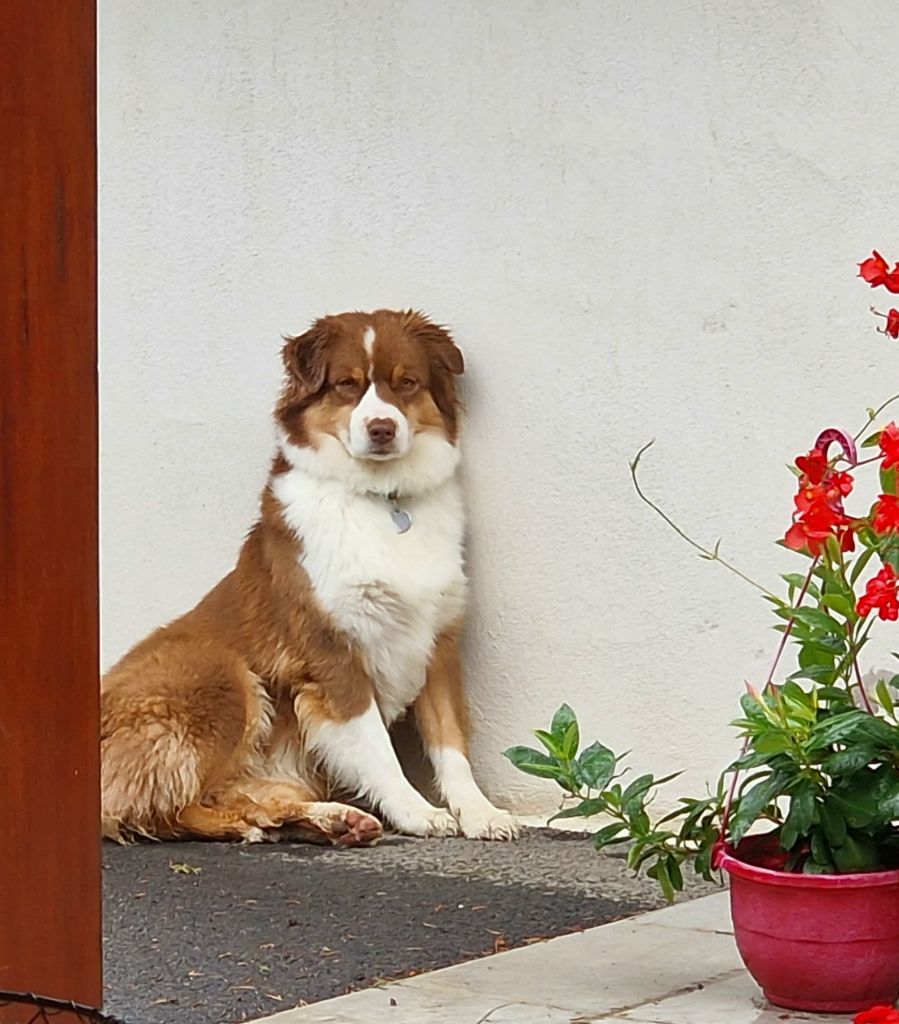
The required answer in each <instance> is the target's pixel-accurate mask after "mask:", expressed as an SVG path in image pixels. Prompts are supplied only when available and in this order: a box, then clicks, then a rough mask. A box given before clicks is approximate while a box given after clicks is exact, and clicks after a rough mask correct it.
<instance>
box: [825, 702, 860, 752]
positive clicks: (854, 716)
mask: <svg viewBox="0 0 899 1024" xmlns="http://www.w3.org/2000/svg"><path fill="white" fill-rule="evenodd" d="M865 717H867V716H866V714H865V712H864V711H860V710H858V709H853V710H852V711H841V712H839V713H838V714H836V715H830V716H829V717H828V718H825V719H823V720H822V721H820V722H819V723H818V724H817V725H816V726H815V728H814V730H813V732H812V741H813V742H814V743H815V745H816V746H820V747H828V746H830V745H831V744H832V743H840V742H843V741H845V740H846V739H847V738H848V737H849V736H851V735H852V734H853V733H854V732H855V731H856V730H857V729H858V728H859V726H860V725H861V723H862V720H863V719H864V718H865Z"/></svg>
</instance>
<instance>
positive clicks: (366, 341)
mask: <svg viewBox="0 0 899 1024" xmlns="http://www.w3.org/2000/svg"><path fill="white" fill-rule="evenodd" d="M362 344H363V345H364V346H365V354H366V355H367V356H368V358H369V359H371V354H372V352H374V350H375V329H374V327H366V328H365V334H363V335H362Z"/></svg>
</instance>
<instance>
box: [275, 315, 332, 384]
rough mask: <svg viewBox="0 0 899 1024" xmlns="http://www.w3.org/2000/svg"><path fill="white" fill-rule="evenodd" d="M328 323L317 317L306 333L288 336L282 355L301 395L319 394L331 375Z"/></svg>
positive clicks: (292, 380)
mask: <svg viewBox="0 0 899 1024" xmlns="http://www.w3.org/2000/svg"><path fill="white" fill-rule="evenodd" d="M330 336H331V332H330V330H329V328H328V325H327V324H326V323H324V322H323V321H321V320H317V321H316V322H315V323H314V324H313V325H312V327H310V328H309V330H308V331H306V333H305V334H299V335H297V337H295V338H285V339H284V348H283V349H282V350H281V358H282V360H283V361H284V369H285V370H286V371H287V373H288V376H289V378H290V380H291V382H292V383H293V384H294V386H295V387H296V388H298V389H299V391H300V394H299V395H298V396H297V397H299V398H301V399H302V398H309V397H311V396H312V395H315V394H317V393H318V392H319V391H320V390H321V389H322V386H323V385H324V383H325V378H326V377H327V375H328V352H327V349H328V341H329V340H330Z"/></svg>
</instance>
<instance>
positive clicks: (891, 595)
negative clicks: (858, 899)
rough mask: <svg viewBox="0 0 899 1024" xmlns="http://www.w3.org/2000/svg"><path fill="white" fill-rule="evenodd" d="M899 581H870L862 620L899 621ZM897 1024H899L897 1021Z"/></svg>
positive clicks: (886, 572)
mask: <svg viewBox="0 0 899 1024" xmlns="http://www.w3.org/2000/svg"><path fill="white" fill-rule="evenodd" d="M897 583H899V579H897V577H896V573H895V571H894V570H893V567H892V566H891V565H885V566H884V567H883V568H882V569H881V570H880V572H879V573H878V574H877V575H876V576H875V577H874V579H873V580H868V586H867V587H866V589H865V594H864V597H860V598H859V601H858V605H857V606H856V611H857V612H858V614H859V615H861V617H862V618H864V617H865V616H866V615H869V614H870V613H871V612H872V611H874V609H875V608H876V609H877V614H878V615H879V616H880V618H882V619H891V620H893V619H899V597H897V596H896V584H897ZM896 1024H899V1020H897V1022H896Z"/></svg>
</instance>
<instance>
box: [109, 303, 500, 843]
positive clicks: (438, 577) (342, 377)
mask: <svg viewBox="0 0 899 1024" xmlns="http://www.w3.org/2000/svg"><path fill="white" fill-rule="evenodd" d="M283 360H284V365H285V369H286V378H285V382H284V386H283V389H282V392H281V395H280V398H279V400H278V403H277V406H276V408H275V422H276V426H277V429H278V435H279V444H278V452H277V454H276V456H275V458H274V460H273V462H272V466H271V472H270V474H269V479H268V483H267V485H266V487H265V490H264V491H263V494H262V501H261V511H260V516H259V520H258V521H257V523H256V524H255V526H253V528H252V529H251V530H250V533H249V534H248V536H247V538H246V541H245V542H244V545H243V547H242V549H241V552H240V556H239V558H238V561H237V565H236V567H235V568H234V569H233V570H232V571H231V572H230V573H229V574H228V575H227V576H226V577H225V578H224V579H223V580H222V581H221V582H220V583H219V584H218V585H217V586H216V587H214V588H213V590H211V591H210V592H209V593H208V594H207V595H206V597H204V598H203V600H202V601H200V603H199V604H198V605H197V606H196V607H195V608H194V609H192V610H191V611H189V612H188V613H187V614H185V615H183V616H181V618H179V619H176V620H175V621H174V622H172V623H170V624H169V625H167V626H164V627H162V628H161V629H158V630H156V632H154V633H152V634H151V635H150V636H149V637H148V638H147V639H146V640H144V641H143V642H142V643H139V644H138V645H137V646H136V647H135V648H133V649H132V650H131V651H130V652H129V653H128V654H126V655H125V657H124V658H122V660H121V661H120V662H119V663H118V664H117V665H115V666H114V667H113V668H112V669H111V670H110V671H109V672H108V673H107V674H106V676H105V677H104V679H103V682H102V765H103V785H102V814H103V833H104V835H106V836H108V837H110V838H120V837H122V836H123V835H126V834H128V833H142V834H146V835H151V836H157V837H160V838H175V837H178V836H185V835H194V836H206V837H210V838H240V839H243V840H246V841H260V840H263V839H271V838H277V837H278V836H279V835H281V834H293V835H298V836H301V837H302V836H306V837H308V838H312V839H315V838H318V839H328V840H330V841H332V842H336V843H343V844H363V843H368V842H372V841H374V840H376V839H378V838H379V837H380V835H381V824H380V822H379V821H378V820H377V819H376V818H375V817H373V816H372V815H371V814H368V813H366V812H364V811H361V810H358V809H356V808H353V807H350V806H347V805H346V804H341V803H332V802H330V801H329V800H328V798H329V796H330V795H331V793H333V792H338V793H342V794H347V795H348V797H349V798H353V797H359V798H361V799H364V800H365V802H366V804H367V805H368V806H369V807H371V808H372V809H373V810H375V811H376V812H378V813H379V814H380V815H381V816H382V817H383V819H384V820H385V822H386V823H387V824H388V825H389V826H391V827H392V828H394V829H396V830H397V831H400V832H403V833H407V834H410V835H416V836H445V835H457V834H459V833H461V834H462V835H465V836H469V837H472V838H479V839H509V838H512V837H514V836H515V835H516V832H517V826H516V823H515V821H514V819H513V818H512V817H511V816H510V815H509V814H508V813H506V812H505V811H501V810H498V809H497V808H496V807H494V806H493V805H492V804H491V803H490V802H489V801H488V800H487V798H486V797H485V796H484V795H483V793H482V792H481V790H480V789H479V788H478V785H477V783H476V782H475V780H474V778H473V776H472V772H471V767H470V764H469V761H468V720H467V712H466V702H465V695H464V692H463V681H462V671H461V666H460V658H459V649H458V642H459V631H460V628H461V624H462V618H463V609H464V605H465V589H466V584H465V576H464V573H463V552H462V544H463V529H464V517H463V504H462V495H461V491H460V486H459V482H458V479H457V467H458V465H459V448H458V435H459V425H460V424H459V406H458V402H457V398H456V389H455V377H456V376H457V375H459V374H461V373H462V370H463V362H462V355H461V353H460V352H459V350H458V349H457V348H456V346H455V344H454V343H453V341H452V339H451V337H450V335H449V334H448V333H447V332H446V331H445V330H444V329H443V328H441V327H438V326H436V325H435V324H433V323H431V322H430V321H428V320H427V319H425V317H424V316H422V315H421V314H419V313H414V312H406V313H397V312H391V311H388V310H379V311H378V312H375V313H371V314H364V313H346V314H342V315H339V316H329V317H325V318H323V319H321V320H318V321H317V322H316V323H315V324H314V325H313V327H312V328H311V330H309V331H307V332H306V333H305V334H303V335H301V336H300V337H297V338H290V339H288V340H287V342H286V344H285V346H284V350H283ZM409 709H412V711H413V713H414V719H415V723H416V725H417V728H418V731H419V733H420V736H421V739H422V741H423V744H424V748H425V751H426V753H427V755H428V758H429V760H430V763H431V765H432V766H433V769H434V774H435V777H436V783H437V789H438V790H439V792H440V794H441V796H442V798H443V801H444V802H445V803H446V808H447V809H444V808H441V807H435V806H433V805H432V804H430V803H429V802H428V801H427V800H425V798H424V797H423V796H421V795H420V794H419V792H418V791H417V790H416V789H415V788H413V786H412V785H411V784H410V782H409V781H407V779H406V777H405V775H404V774H403V771H402V769H401V767H400V764H399V761H398V759H397V756H396V754H395V753H394V749H393V746H392V744H391V740H390V736H389V729H390V727H391V725H392V724H393V723H394V722H396V721H397V720H398V719H399V718H400V717H401V716H403V715H404V714H405V712H406V711H407V710H409Z"/></svg>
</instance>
